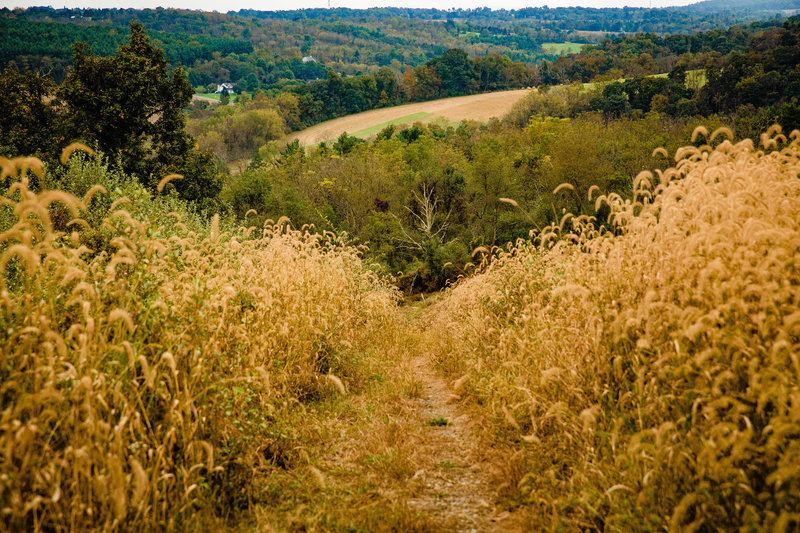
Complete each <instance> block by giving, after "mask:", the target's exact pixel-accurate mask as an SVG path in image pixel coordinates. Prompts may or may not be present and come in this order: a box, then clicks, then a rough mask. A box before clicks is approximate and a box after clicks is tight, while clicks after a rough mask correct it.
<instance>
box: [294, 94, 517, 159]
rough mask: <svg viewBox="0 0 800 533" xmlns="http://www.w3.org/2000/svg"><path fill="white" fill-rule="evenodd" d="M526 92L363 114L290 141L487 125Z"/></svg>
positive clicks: (321, 126) (445, 100)
mask: <svg viewBox="0 0 800 533" xmlns="http://www.w3.org/2000/svg"><path fill="white" fill-rule="evenodd" d="M529 92H530V91H529V90H528V89H519V90H515V91H498V92H494V93H486V94H475V95H471V96H457V97H454V98H442V99H439V100H432V101H429V102H420V103H416V104H406V105H401V106H395V107H390V108H385V109H376V110H373V111H365V112H364V113H357V114H355V115H348V116H346V117H342V118H337V119H334V120H329V121H328V122H323V123H322V124H317V125H316V126H312V127H310V128H307V129H305V130H302V131H300V132H298V133H294V134H291V135H290V136H289V137H290V139H297V140H298V141H299V142H300V145H301V146H309V145H313V144H318V143H321V142H327V141H332V140H335V139H336V138H338V137H339V136H340V135H341V134H342V133H345V132H346V133H349V134H352V135H355V136H356V137H359V138H369V137H372V136H374V135H375V134H377V133H378V132H379V131H381V130H382V129H383V128H385V127H387V126H390V125H401V124H406V125H408V124H410V123H413V122H415V121H421V122H430V121H434V120H436V119H445V120H446V121H448V122H460V121H462V120H475V121H478V122H486V121H488V120H489V119H490V118H492V117H495V118H500V117H502V116H504V115H505V114H506V113H508V112H509V110H510V109H511V108H512V106H513V105H514V104H515V103H517V102H518V101H519V100H520V99H521V98H522V97H524V96H525V95H526V94H528V93H529Z"/></svg>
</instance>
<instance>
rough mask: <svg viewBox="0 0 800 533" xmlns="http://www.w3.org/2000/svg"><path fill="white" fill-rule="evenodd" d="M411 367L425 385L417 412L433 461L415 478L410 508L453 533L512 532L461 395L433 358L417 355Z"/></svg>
mask: <svg viewBox="0 0 800 533" xmlns="http://www.w3.org/2000/svg"><path fill="white" fill-rule="evenodd" d="M410 367H411V372H412V375H413V377H414V379H415V380H416V381H417V382H418V383H419V384H420V385H421V392H420V397H419V398H417V399H416V400H415V401H416V406H415V407H414V410H415V411H416V412H417V415H418V417H419V418H420V419H422V420H423V421H424V424H425V427H424V429H423V434H422V439H423V440H422V442H421V443H420V445H421V447H422V450H420V451H421V452H422V453H421V454H420V455H422V456H425V457H427V458H428V460H427V464H426V465H425V467H424V468H422V469H420V470H418V471H417V472H416V473H415V474H414V477H413V479H412V483H415V484H416V486H415V489H416V490H414V497H412V498H410V499H409V501H408V506H409V507H410V508H411V509H413V510H416V511H419V512H420V513H422V514H425V515H428V516H431V517H435V519H436V520H437V522H438V521H441V523H442V525H443V526H444V527H446V528H447V530H448V531H458V532H479V531H509V530H512V528H511V522H512V521H511V520H508V518H509V513H508V512H499V511H498V510H497V509H496V508H495V505H494V502H495V499H496V491H495V488H494V487H493V486H492V483H491V481H490V479H491V477H492V476H491V472H490V471H489V466H488V463H487V462H485V461H483V458H482V457H481V455H480V448H479V444H478V442H479V441H478V436H477V434H476V428H475V423H474V421H473V420H472V419H471V418H470V417H469V415H468V414H466V413H464V412H463V411H462V410H461V409H460V408H459V407H458V405H457V404H456V403H454V402H455V400H457V396H455V395H454V394H453V392H452V389H451V387H450V386H449V385H448V383H447V382H446V381H445V380H444V379H442V378H441V377H440V376H439V375H438V374H437V373H436V371H435V370H434V369H433V367H432V365H431V362H430V360H429V359H428V357H426V356H425V355H424V354H418V355H416V356H415V357H414V358H412V359H411V361H410Z"/></svg>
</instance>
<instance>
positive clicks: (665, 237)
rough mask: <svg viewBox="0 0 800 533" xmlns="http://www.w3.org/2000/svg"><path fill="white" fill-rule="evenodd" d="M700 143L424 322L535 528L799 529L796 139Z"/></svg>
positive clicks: (775, 136)
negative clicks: (627, 195) (627, 196)
mask: <svg viewBox="0 0 800 533" xmlns="http://www.w3.org/2000/svg"><path fill="white" fill-rule="evenodd" d="M702 136H705V138H706V139H707V144H705V145H704V146H701V147H695V146H687V147H685V148H681V149H679V150H677V152H676V153H675V161H676V164H675V165H674V166H673V167H672V168H669V169H668V170H666V171H663V172H662V171H657V172H656V173H655V174H653V173H650V172H645V173H642V174H640V175H639V176H638V177H637V178H636V180H635V182H634V200H624V199H623V198H621V197H619V196H616V195H613V194H610V195H608V196H600V197H597V198H592V195H593V194H595V195H596V189H592V190H590V191H589V196H590V198H591V199H592V200H594V201H596V208H597V209H600V208H601V207H602V208H603V209H605V210H606V212H607V213H609V215H608V216H607V217H605V216H604V217H603V218H604V223H603V224H600V223H599V222H598V221H597V219H596V218H595V217H592V216H587V215H581V216H572V215H570V214H568V213H567V214H565V215H564V216H563V218H562V220H561V221H560V224H558V225H555V226H551V227H549V228H547V229H545V230H544V231H542V232H541V233H540V234H538V235H537V236H536V238H535V240H534V241H533V243H531V242H524V241H520V242H518V243H517V244H516V245H515V246H513V247H509V248H508V249H504V250H496V253H495V254H494V260H493V261H492V262H491V263H490V264H489V265H488V266H486V267H485V268H484V269H483V271H482V272H481V273H479V274H478V275H475V276H472V277H470V278H468V279H465V280H463V281H461V282H460V283H458V284H457V285H456V286H455V287H453V288H452V289H450V290H449V291H448V293H447V295H446V297H444V298H442V299H440V300H438V301H437V303H435V304H434V305H432V306H431V307H430V308H429V309H428V310H426V311H425V312H426V313H428V315H429V321H430V323H431V326H430V332H431V334H430V341H429V342H430V345H431V346H432V347H433V350H434V355H435V358H436V361H437V363H438V365H439V366H440V367H441V368H442V369H444V370H446V371H448V372H450V373H451V375H453V376H454V377H455V376H457V377H459V379H458V380H457V381H456V384H455V387H456V390H457V391H458V392H459V393H460V394H461V395H462V397H463V398H464V399H465V401H468V402H470V403H471V404H472V405H473V406H474V408H475V409H476V411H477V412H478V413H479V414H480V416H482V417H483V418H484V419H485V422H486V423H485V427H486V428H487V430H486V436H487V438H489V439H490V440H491V442H492V443H493V444H494V445H495V449H496V450H497V451H498V453H499V459H498V465H499V466H500V468H501V470H502V472H503V476H502V477H503V479H502V480H501V485H500V486H501V492H502V495H503V497H504V502H505V505H506V506H508V507H509V508H514V507H519V508H520V512H522V513H524V514H526V515H527V516H528V523H529V524H530V527H531V528H532V529H563V528H567V529H599V530H608V531H653V530H660V529H669V530H684V529H685V530H690V531H713V530H727V531H730V530H736V529H739V530H772V531H790V530H797V528H798V527H800V513H799V512H798V510H800V362H799V361H800V360H799V359H798V357H799V356H798V354H800V269H798V264H797V261H798V257H800V132H798V131H794V132H792V133H791V135H790V136H789V138H788V139H787V137H786V136H785V135H783V134H781V132H780V129H779V128H777V127H773V128H771V129H770V130H769V131H767V132H766V133H765V134H764V135H762V136H761V145H760V148H758V147H756V146H754V143H753V142H752V141H750V140H745V141H742V142H738V143H736V144H733V143H732V142H730V140H725V137H726V136H727V137H728V139H730V138H732V136H731V132H730V131H727V130H725V129H721V130H717V131H715V132H714V133H713V134H711V135H708V133H707V132H706V130H705V129H704V128H698V129H697V130H696V131H695V136H694V138H693V139H692V141H693V142H694V141H695V140H696V139H698V138H702ZM657 152H658V153H660V154H661V155H663V156H666V152H665V151H663V150H661V149H660V150H657ZM569 188H570V186H569V185H563V186H561V187H559V188H558V189H560V190H557V191H555V193H556V195H557V194H558V193H568V192H569V191H567V190H566V189H569Z"/></svg>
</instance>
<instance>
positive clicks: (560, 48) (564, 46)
mask: <svg viewBox="0 0 800 533" xmlns="http://www.w3.org/2000/svg"><path fill="white" fill-rule="evenodd" d="M584 46H586V45H585V44H583V43H570V42H566V43H542V50H543V51H544V52H545V53H546V54H555V55H561V54H577V53H578V52H580V51H581V48H583V47H584Z"/></svg>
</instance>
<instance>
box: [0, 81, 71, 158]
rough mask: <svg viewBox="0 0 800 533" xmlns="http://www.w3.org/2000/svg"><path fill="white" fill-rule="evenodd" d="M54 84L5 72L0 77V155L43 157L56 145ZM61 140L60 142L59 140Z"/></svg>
mask: <svg viewBox="0 0 800 533" xmlns="http://www.w3.org/2000/svg"><path fill="white" fill-rule="evenodd" d="M55 89H56V86H55V84H54V83H53V80H52V79H50V78H45V77H42V76H39V75H37V74H34V73H33V72H30V71H28V72H23V73H20V72H19V71H18V70H17V69H16V68H6V69H5V70H4V71H3V73H2V75H0V117H2V118H0V155H4V156H7V157H13V156H18V155H36V156H40V157H44V156H46V155H47V154H48V153H49V152H50V151H51V149H52V147H53V145H54V144H59V139H58V137H59V135H60V133H59V123H58V121H57V116H56V106H54V105H53V104H54V102H53V100H52V98H53V94H54V93H55ZM61 140H63V139H61Z"/></svg>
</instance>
